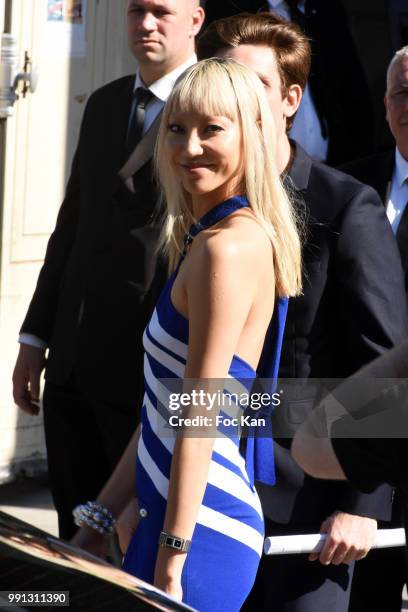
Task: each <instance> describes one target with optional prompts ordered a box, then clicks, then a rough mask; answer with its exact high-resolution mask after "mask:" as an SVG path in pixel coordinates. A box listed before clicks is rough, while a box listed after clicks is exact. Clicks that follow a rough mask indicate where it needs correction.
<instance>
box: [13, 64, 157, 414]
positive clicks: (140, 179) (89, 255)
mask: <svg viewBox="0 0 408 612" xmlns="http://www.w3.org/2000/svg"><path fill="white" fill-rule="evenodd" d="M133 84H134V76H129V77H124V78H121V79H119V80H117V81H114V82H112V83H110V84H108V85H106V86H104V87H102V88H101V89H99V90H98V91H96V92H95V93H94V94H93V95H92V96H91V97H90V99H89V101H88V103H87V106H86V109H85V114H84V117H83V121H82V127H81V132H80V138H79V144H78V148H77V151H76V153H75V157H74V160H73V165H72V171H71V176H70V178H69V182H68V186H67V190H66V196H65V199H64V201H63V203H62V206H61V209H60V212H59V215H58V219H57V224H56V227H55V230H54V232H53V234H52V236H51V238H50V241H49V243H48V248H47V253H46V256H45V262H44V265H43V268H42V270H41V273H40V276H39V279H38V284H37V288H36V290H35V293H34V296H33V298H32V301H31V304H30V307H29V309H28V313H27V316H26V318H25V321H24V323H23V326H22V329H21V331H22V332H26V333H31V334H35V335H37V336H39V337H40V338H42V339H43V340H45V341H46V342H48V343H49V346H50V352H49V359H48V364H47V368H46V378H47V379H48V380H50V381H52V382H53V383H55V384H63V383H65V382H66V381H67V380H68V379H69V377H70V375H71V373H72V372H73V370H75V373H76V375H77V377H78V378H79V381H80V383H81V384H82V385H83V386H85V388H86V389H88V390H90V391H91V393H92V396H93V397H94V398H95V399H98V398H104V399H106V400H109V399H113V400H115V401H118V402H120V401H127V402H131V401H134V402H135V404H137V402H138V397H137V395H138V390H139V389H140V388H141V382H142V380H141V370H142V359H143V348H142V341H141V338H142V332H143V329H144V326H145V323H146V319H147V316H148V312H147V309H146V302H145V296H146V294H147V293H148V291H149V288H150V284H151V281H152V278H153V276H154V273H155V267H156V256H155V252H154V249H155V247H156V244H157V239H158V231H159V228H158V225H159V224H158V221H157V219H155V214H156V213H158V204H157V194H156V190H155V187H154V184H153V180H152V169H151V163H150V162H149V161H148V162H147V163H146V164H145V165H144V166H143V167H142V168H141V169H140V170H139V171H138V172H137V173H136V175H135V177H134V185H135V190H136V193H135V194H132V193H131V192H130V191H129V190H128V189H127V188H126V187H125V186H124V184H123V182H122V180H121V179H120V178H119V177H118V174H117V173H118V171H119V170H120V168H121V167H122V165H123V163H124V161H125V157H124V155H125V140H126V134H127V128H128V122H129V114H130V106H131V100H132V91H133Z"/></svg>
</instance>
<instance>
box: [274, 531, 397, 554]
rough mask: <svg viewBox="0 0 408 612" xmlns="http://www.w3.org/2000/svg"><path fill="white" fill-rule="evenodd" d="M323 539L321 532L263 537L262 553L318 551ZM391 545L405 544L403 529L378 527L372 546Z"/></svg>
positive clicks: (323, 535)
mask: <svg viewBox="0 0 408 612" xmlns="http://www.w3.org/2000/svg"><path fill="white" fill-rule="evenodd" d="M325 539H326V535H325V534H321V533H309V534H305V535H289V536H275V537H270V538H265V542H264V553H265V555H296V554H300V553H311V552H319V551H320V550H321V548H322V546H323V543H324V541H325ZM392 546H405V530H404V529H402V528H400V529H379V530H378V531H377V536H376V540H375V543H374V546H373V548H390V547H392Z"/></svg>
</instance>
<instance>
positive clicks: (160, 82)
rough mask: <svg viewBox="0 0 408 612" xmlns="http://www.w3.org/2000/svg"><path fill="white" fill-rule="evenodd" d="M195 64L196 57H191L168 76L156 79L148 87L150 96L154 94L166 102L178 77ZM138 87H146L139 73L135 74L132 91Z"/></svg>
mask: <svg viewBox="0 0 408 612" xmlns="http://www.w3.org/2000/svg"><path fill="white" fill-rule="evenodd" d="M196 62H197V56H196V55H192V56H191V57H190V58H189V59H188V60H187V61H186V62H184V64H181V65H180V66H177V68H175V69H174V70H172V71H171V72H169V73H168V74H165V75H164V76H162V77H161V78H160V79H157V81H155V82H154V83H152V84H151V85H150V87H148V89H149V90H150V91H151V92H152V94H154V96H156V98H158V99H159V100H161V101H162V102H166V100H167V98H168V97H169V95H170V93H171V90H172V89H173V87H174V84H175V82H176V81H177V79H178V78H179V76H180V75H181V74H183V72H184V71H185V70H187V68H190V66H192V65H193V64H195V63H196ZM138 87H144V88H145V87H146V85H145V84H144V83H143V80H142V78H141V76H140V73H139V71H138V72H137V74H136V78H135V84H134V87H133V91H136V89H137V88H138Z"/></svg>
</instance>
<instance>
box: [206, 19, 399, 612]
mask: <svg viewBox="0 0 408 612" xmlns="http://www.w3.org/2000/svg"><path fill="white" fill-rule="evenodd" d="M215 54H216V55H221V56H225V57H232V58H234V59H236V60H238V61H241V62H242V63H244V64H247V65H248V66H249V67H252V68H253V69H254V70H255V71H256V72H257V74H258V76H259V77H260V79H261V81H262V82H263V83H264V86H265V91H266V93H267V96H268V100H269V104H270V107H271V110H272V112H273V115H274V118H275V124H276V131H277V148H276V160H277V164H278V167H279V169H280V171H281V172H282V173H283V176H284V177H286V178H285V182H286V184H287V185H288V188H289V189H290V193H291V194H292V196H293V198H294V200H295V202H296V203H297V204H298V205H299V209H300V211H301V210H302V208H303V207H304V205H305V208H306V216H307V241H306V244H305V246H304V252H303V258H304V287H303V296H301V297H299V298H296V299H293V300H291V302H290V305H289V312H288V318H287V323H286V329H285V336H284V343H283V350H282V358H281V366H280V376H281V377H282V378H301V379H306V378H341V377H345V376H348V375H350V374H351V373H353V372H355V371H356V370H357V369H359V368H360V367H361V366H362V365H363V364H365V363H368V362H369V361H371V360H372V359H374V358H375V357H377V356H378V355H379V354H380V353H382V352H383V351H384V350H385V349H387V348H390V347H391V346H393V345H394V344H395V343H397V342H398V341H400V340H401V339H402V338H403V337H404V335H405V334H406V333H407V308H406V300H405V293H404V286H403V275H402V269H401V264H400V261H399V255H398V250H397V248H396V244H395V240H394V237H393V235H392V232H391V230H390V227H389V223H388V221H387V218H386V216H385V211H384V207H383V206H382V204H381V202H380V200H379V198H378V195H377V194H376V193H375V191H374V190H373V189H371V188H370V187H367V186H364V185H362V184H361V183H359V182H357V181H355V180H354V179H353V178H351V177H350V176H347V175H345V174H343V173H340V172H338V171H337V170H334V169H332V168H329V167H327V166H325V165H323V164H320V163H318V162H314V161H312V160H311V159H310V157H308V155H306V153H305V152H304V151H303V150H302V149H301V147H300V146H299V145H297V144H296V143H295V142H290V141H289V139H288V137H287V134H286V128H287V123H288V121H290V120H291V118H292V117H293V115H294V113H295V112H296V109H297V107H298V105H299V102H300V98H301V93H302V89H303V88H304V86H305V83H306V81H307V76H308V68H309V62H310V47H309V44H308V41H307V39H306V38H305V36H304V35H303V34H302V32H301V31H300V29H299V28H298V27H297V26H296V25H295V24H293V23H288V22H286V21H284V20H282V19H281V18H278V17H276V16H274V15H272V14H267V13H263V14H259V15H249V14H247V15H237V16H235V17H230V18H228V19H224V20H219V21H218V22H214V23H212V24H211V25H210V27H209V28H208V29H207V30H206V31H205V32H204V34H203V35H202V36H201V38H200V40H199V45H198V56H199V58H202V57H206V56H211V55H215ZM379 245H381V247H379ZM302 399H303V398H302ZM312 399H313V398H312ZM306 408H307V406H306ZM290 410H291V406H289V407H287V411H286V412H284V413H283V414H282V409H278V410H277V411H276V415H277V417H280V419H279V420H280V421H282V418H284V417H285V416H289V417H290ZM287 425H289V423H287ZM286 432H287V429H286ZM286 435H287V433H286ZM289 447H290V440H289V439H286V440H280V441H279V443H276V444H275V454H276V456H275V461H276V472H277V484H276V486H275V487H265V486H260V485H259V487H258V491H259V493H260V495H261V501H262V505H263V510H264V514H265V516H266V530H267V535H282V534H292V533H299V532H306V533H307V532H309V533H310V532H311V533H313V532H316V531H319V530H320V531H322V532H325V533H327V539H326V545H325V547H324V548H323V550H322V552H321V553H320V555H319V556H317V555H312V556H311V557H310V558H309V560H308V559H307V557H305V556H304V555H298V556H288V557H282V556H279V557H263V559H262V561H261V566H260V571H259V573H258V578H257V581H256V584H255V588H254V591H253V593H252V595H251V596H250V598H249V600H248V603H247V608H246V609H248V610H254V609H256V610H276V611H277V612H280V611H284V612H292V611H295V610H296V612H299V611H302V612H316V610H319V609H321V610H330V612H340V611H342V612H345V610H347V605H348V597H349V591H350V584H351V577H352V571H353V565H351V566H350V567H349V566H348V565H346V564H344V563H341V560H342V559H345V560H346V561H347V562H352V561H353V560H355V559H359V558H362V557H363V556H365V555H366V554H367V552H368V550H369V549H370V547H371V545H372V543H373V539H374V537H375V532H376V519H387V518H389V517H390V514H391V512H390V510H391V489H390V488H389V487H385V486H384V487H381V488H379V489H378V490H377V491H375V492H374V493H373V494H371V495H364V494H361V493H359V492H358V491H356V490H355V489H354V488H353V487H351V486H349V485H348V484H345V483H340V484H339V483H334V484H332V483H329V484H327V483H321V482H319V481H316V480H314V479H312V478H310V477H308V476H306V475H305V474H304V473H303V472H302V470H300V469H299V468H298V467H297V466H296V464H295V463H294V462H293V460H292V458H291V456H290V448H289ZM317 557H318V558H319V561H320V563H317V562H316V561H317ZM310 561H314V562H313V563H311V562H310Z"/></svg>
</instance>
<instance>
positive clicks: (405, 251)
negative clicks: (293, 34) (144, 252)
mask: <svg viewBox="0 0 408 612" xmlns="http://www.w3.org/2000/svg"><path fill="white" fill-rule="evenodd" d="M384 102H385V108H386V118H387V121H388V124H389V127H390V129H391V132H392V135H393V136H394V138H395V143H396V147H395V149H394V150H392V151H386V152H383V153H378V154H377V155H373V156H370V157H367V158H364V159H361V160H359V161H356V162H353V163H351V164H347V165H346V166H344V170H345V172H348V173H349V174H351V175H352V176H354V177H356V178H357V179H358V180H359V181H361V182H362V183H366V184H367V185H371V187H373V188H374V189H375V190H376V191H377V192H378V194H379V195H380V198H381V200H382V202H383V204H384V206H385V208H386V212H387V216H388V219H389V221H390V223H391V228H392V230H393V232H394V234H395V236H396V240H397V244H398V248H399V252H400V255H401V261H402V267H403V270H404V274H405V289H406V291H407V292H408V207H407V203H408V47H403V48H402V49H400V50H399V51H398V52H397V53H396V54H395V55H394V57H393V59H392V60H391V63H390V66H389V68H388V72H387V91H386V94H385V98H384ZM401 521H402V508H401V495H400V493H399V492H397V493H396V495H395V498H394V512H393V525H394V526H400V525H401ZM404 562H405V559H404V554H403V551H402V550H401V549H400V548H394V549H389V550H381V551H376V552H375V553H374V554H373V555H370V558H369V559H367V562H366V563H364V564H362V565H360V566H358V567H357V572H356V575H357V579H358V580H362V581H365V582H366V583H367V584H369V583H370V585H371V586H370V588H369V589H367V592H365V593H364V594H363V593H360V592H359V590H358V589H357V592H354V587H353V591H352V606H351V607H350V612H359V610H360V609H361V605H362V600H363V599H364V601H365V602H366V605H367V606H368V607H370V606H373V605H377V606H380V607H381V606H386V607H387V610H389V611H390V612H391V611H392V610H395V611H397V610H400V609H401V599H402V597H401V592H402V587H403V583H404V579H405V568H404ZM380 571H381V576H380V575H379V573H380ZM376 572H378V580H377V582H376V584H378V588H375V586H373V585H372V580H373V576H375V575H376ZM380 578H381V584H380V581H379V579H380ZM356 584H358V583H357V582H356Z"/></svg>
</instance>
